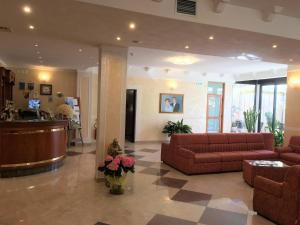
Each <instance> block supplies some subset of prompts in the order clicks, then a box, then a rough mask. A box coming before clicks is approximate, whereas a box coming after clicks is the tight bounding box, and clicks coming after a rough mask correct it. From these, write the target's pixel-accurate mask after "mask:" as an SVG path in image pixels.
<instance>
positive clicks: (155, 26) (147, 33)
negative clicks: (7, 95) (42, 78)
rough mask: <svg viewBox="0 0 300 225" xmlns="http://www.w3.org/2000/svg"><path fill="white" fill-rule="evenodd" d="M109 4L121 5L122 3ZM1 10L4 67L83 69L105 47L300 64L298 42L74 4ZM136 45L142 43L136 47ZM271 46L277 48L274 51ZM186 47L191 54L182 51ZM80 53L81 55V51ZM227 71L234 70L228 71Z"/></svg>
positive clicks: (3, 1)
mask: <svg viewBox="0 0 300 225" xmlns="http://www.w3.org/2000/svg"><path fill="white" fill-rule="evenodd" d="M124 1H125V0H124ZM126 1H127V0H126ZM145 1H146V0H145ZM206 1H207V0H206ZM102 2H103V1H102ZM106 2H119V3H121V2H123V0H122V1H121V0H115V1H106ZM147 2H151V6H152V5H155V4H156V7H157V8H159V6H157V3H154V2H152V1H150V0H149V1H148V0H147ZM25 3H26V4H28V5H30V6H31V7H32V11H33V12H32V14H31V15H24V13H23V12H22V10H21V9H22V6H23V5H24V4H25ZM149 4H150V3H149ZM0 6H1V7H0V26H7V27H10V28H11V29H12V31H13V32H12V33H3V32H1V33H0V62H1V60H2V61H4V62H6V63H7V64H8V66H23V65H24V66H27V65H39V64H43V65H45V66H51V67H59V68H70V69H84V68H88V67H91V66H96V63H97V57H98V53H97V47H98V46H99V45H101V44H112V45H120V46H126V47H132V46H136V47H137V46H140V47H145V48H150V49H160V50H170V51H176V52H186V53H189V54H202V55H214V56H222V57H230V56H237V55H240V54H241V53H242V52H246V53H252V54H255V55H257V56H259V57H261V58H263V60H264V61H268V62H277V63H283V64H288V63H290V62H289V59H290V58H293V64H300V48H299V46H300V41H299V40H295V39H288V38H283V37H278V36H272V35H266V34H262V33H254V32H249V31H243V30H238V29H231V28H226V27H217V26H212V25H207V24H201V23H193V22H189V21H182V20H176V19H170V18H164V17H158V16H153V15H146V14H142V13H137V12H132V11H125V10H120V9H116V8H110V7H105V6H103V5H94V4H87V3H82V2H78V1H74V0H51V1H41V0H27V1H26V2H25V1H20V0H0ZM144 8H146V7H145V6H144ZM172 12H173V11H172ZM214 18H215V19H216V20H220V19H222V16H217V15H214V16H213V17H212V18H211V19H214ZM226 18H227V17H226ZM222 20H224V19H222ZM131 21H134V22H136V24H137V29H136V30H134V31H130V30H129V29H128V24H129V22H131ZM29 24H33V25H35V27H36V29H35V30H34V31H30V30H29V29H28V25H29ZM211 34H213V35H214V36H215V40H213V41H210V40H208V36H209V35H211ZM117 35H121V37H122V41H120V42H117V41H116V40H115V37H116V36H117ZM133 40H139V41H142V43H141V44H135V43H133V42H132V41H133ZM36 42H38V44H39V47H38V51H40V52H41V56H42V57H43V63H40V61H39V59H38V55H37V53H36V50H37V48H36V47H34V44H35V43H36ZM273 43H276V44H278V46H279V47H278V48H277V49H273V48H272V44H273ZM186 44H188V45H189V46H190V49H184V46H185V45H186ZM80 48H81V49H82V50H83V51H82V52H79V51H78V50H79V49H80ZM216 67H218V65H216ZM227 69H228V70H230V69H229V68H227V67H226V70H227Z"/></svg>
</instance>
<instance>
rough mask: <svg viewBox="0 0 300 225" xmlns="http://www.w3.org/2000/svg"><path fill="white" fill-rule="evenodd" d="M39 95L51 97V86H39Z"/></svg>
mask: <svg viewBox="0 0 300 225" xmlns="http://www.w3.org/2000/svg"><path fill="white" fill-rule="evenodd" d="M40 95H52V84H41V85H40Z"/></svg>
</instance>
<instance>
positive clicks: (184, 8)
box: [176, 0, 197, 16]
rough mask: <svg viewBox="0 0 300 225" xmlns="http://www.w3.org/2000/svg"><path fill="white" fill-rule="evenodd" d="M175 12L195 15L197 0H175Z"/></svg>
mask: <svg viewBox="0 0 300 225" xmlns="http://www.w3.org/2000/svg"><path fill="white" fill-rule="evenodd" d="M176 3H177V6H176V8H177V13H182V14H186V15H192V16H195V15H196V8H197V2H196V0H176Z"/></svg>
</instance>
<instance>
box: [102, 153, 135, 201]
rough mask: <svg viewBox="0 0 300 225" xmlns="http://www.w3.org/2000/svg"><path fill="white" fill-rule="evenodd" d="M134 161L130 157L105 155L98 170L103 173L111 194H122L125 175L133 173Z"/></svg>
mask: <svg viewBox="0 0 300 225" xmlns="http://www.w3.org/2000/svg"><path fill="white" fill-rule="evenodd" d="M134 163H135V160H134V158H132V157H128V156H122V155H116V156H115V157H113V156H111V155H107V156H106V158H105V161H104V164H103V165H100V166H99V168H98V170H99V171H101V172H103V173H104V175H105V178H106V181H107V183H108V184H109V188H110V193H111V194H118V195H119V194H123V193H124V187H123V186H124V183H125V181H126V175H127V173H128V172H129V171H130V172H132V173H134Z"/></svg>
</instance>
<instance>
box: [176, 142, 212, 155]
mask: <svg viewBox="0 0 300 225" xmlns="http://www.w3.org/2000/svg"><path fill="white" fill-rule="evenodd" d="M179 148H186V149H188V150H190V151H193V152H195V153H201V152H208V151H209V147H208V145H207V144H190V145H179Z"/></svg>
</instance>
